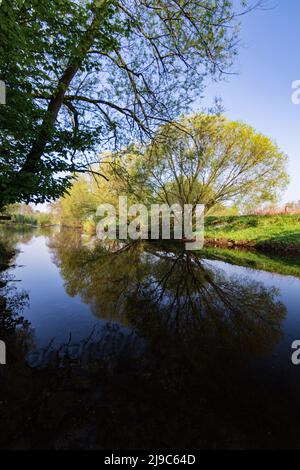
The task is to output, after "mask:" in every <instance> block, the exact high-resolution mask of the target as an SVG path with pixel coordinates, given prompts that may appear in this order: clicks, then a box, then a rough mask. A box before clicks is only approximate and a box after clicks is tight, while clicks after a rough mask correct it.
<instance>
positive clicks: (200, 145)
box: [128, 114, 289, 210]
mask: <svg viewBox="0 0 300 470" xmlns="http://www.w3.org/2000/svg"><path fill="white" fill-rule="evenodd" d="M287 159H288V158H287V156H286V155H285V154H284V153H283V152H281V151H280V149H279V148H278V146H277V145H276V143H275V142H273V141H272V140H271V139H269V138H268V137H266V136H264V135H263V134H261V133H258V132H256V131H255V130H254V129H253V128H252V127H251V126H249V125H247V124H244V123H242V122H233V121H229V120H228V119H227V118H225V117H224V116H222V115H218V116H216V115H206V114H194V115H192V116H189V117H186V118H182V119H181V120H179V121H178V122H177V123H173V124H166V125H164V126H162V127H161V128H160V129H159V131H158V132H157V133H156V135H155V137H154V138H153V140H152V142H151V144H150V145H148V146H147V147H146V149H145V150H144V151H143V152H142V153H141V152H139V153H138V152H137V154H136V168H135V172H133V174H135V176H134V177H132V179H131V186H130V187H128V192H130V193H131V194H133V193H134V192H135V191H136V192H137V193H136V194H138V192H139V191H140V189H139V188H140V187H142V188H143V191H144V194H146V197H145V199H147V200H148V201H149V202H158V203H167V204H170V205H171V204H173V203H177V202H178V203H180V204H181V205H183V204H193V205H196V204H205V206H206V210H209V209H211V208H212V207H214V206H216V205H217V204H224V203H225V204H226V203H227V204H228V203H230V204H236V205H239V206H245V207H247V206H248V205H250V206H252V207H253V205H256V204H259V203H261V202H265V201H276V200H277V199H278V197H279V195H280V194H281V192H282V191H283V190H284V189H285V188H286V186H287V184H288V181H289V178H288V174H287V171H286V167H287ZM134 182H136V185H135V184H134Z"/></svg>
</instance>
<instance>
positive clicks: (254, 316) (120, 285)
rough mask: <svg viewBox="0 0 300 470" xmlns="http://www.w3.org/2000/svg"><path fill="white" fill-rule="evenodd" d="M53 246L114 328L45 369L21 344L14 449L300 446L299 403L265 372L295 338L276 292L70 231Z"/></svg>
mask: <svg viewBox="0 0 300 470" xmlns="http://www.w3.org/2000/svg"><path fill="white" fill-rule="evenodd" d="M48 246H49V249H50V251H51V253H52V257H53V261H54V262H55V263H56V265H57V266H58V267H59V269H60V273H61V276H62V277H63V279H64V282H65V289H66V291H67V293H68V295H70V296H75V295H80V296H81V298H82V299H83V300H84V302H86V303H88V304H89V305H90V306H91V309H92V312H93V314H94V315H95V316H96V317H98V318H101V319H107V320H108V323H107V326H106V328H105V331H104V332H103V335H102V337H101V339H99V340H97V342H96V341H95V340H94V339H93V338H92V337H91V338H88V340H87V341H86V342H85V343H84V347H83V348H82V349H81V354H80V356H78V357H71V356H70V355H67V354H65V355H61V354H55V351H54V352H53V351H52V353H51V354H49V358H50V359H49V360H48V362H47V364H44V365H43V366H40V367H37V368H32V367H30V366H29V365H28V363H27V362H26V359H25V357H26V356H27V353H28V344H29V343H30V341H29V343H28V341H27V342H26V341H24V344H23V345H22V346H20V345H19V344H18V343H17V342H16V346H15V347H16V350H18V351H21V350H22V354H21V353H20V354H21V358H20V360H19V362H18V361H16V364H15V365H14V367H10V368H8V367H7V368H6V369H5V371H3V369H1V370H0V373H1V376H2V379H3V380H5V381H4V387H3V389H2V392H1V393H2V394H3V393H4V398H3V399H2V400H3V401H2V406H0V413H1V418H2V419H1V423H2V424H1V426H3V429H5V433H4V432H3V429H1V442H2V444H1V445H2V447H10V448H11V447H12V448H45V447H46V448H106V449H108V448H109V449H124V448H131V449H136V448H144V449H145V448H160V449H162V448H173V449H176V448H177V449H196V448H201V449H214V448H255V447H259V448H279V447H299V445H300V432H299V425H298V423H299V418H300V407H299V405H300V403H299V400H297V398H295V397H294V396H293V406H291V401H290V400H291V394H290V389H289V387H288V386H287V385H286V384H285V383H283V382H280V380H277V379H276V378H274V377H273V376H272V374H271V373H266V371H265V370H261V369H260V367H257V366H256V364H257V362H259V360H260V359H261V358H264V357H266V356H268V355H269V354H271V352H272V350H273V348H274V346H275V345H276V344H277V343H278V342H279V341H280V340H281V338H282V334H283V332H282V322H283V320H284V319H285V316H286V309H285V306H284V305H283V304H282V303H281V302H280V301H279V298H278V291H277V290H276V289H275V288H272V287H267V286H266V285H264V284H262V283H261V282H259V281H255V280H253V279H250V278H249V277H246V276H243V277H241V276H235V275H229V274H228V273H226V272H225V271H223V270H221V269H218V268H212V267H210V266H209V265H208V264H207V263H205V262H204V261H203V259H201V257H200V256H199V255H197V254H195V253H189V252H185V251H181V250H173V249H172V250H170V249H169V248H168V247H166V246H164V247H163V246H161V245H159V244H156V243H148V244H143V243H139V242H137V243H133V244H128V245H126V244H119V243H117V242H112V243H110V244H108V243H106V244H103V245H100V244H98V245H97V246H95V247H91V246H83V244H82V238H81V235H80V234H79V233H78V232H74V231H69V230H65V231H61V232H59V233H56V234H53V235H51V236H50V237H49V240H48ZM23 300H24V299H23ZM5 309H7V310H8V311H10V310H12V309H10V308H8V307H7V306H5ZM3 328H4V330H5V328H6V327H5V326H4V327H3ZM20 329H21V330H22V331H25V332H26V335H29V336H30V334H29V333H30V328H29V327H28V325H21V327H20ZM128 332H129V333H128ZM15 334H16V335H17V332H16V331H15ZM18 334H19V333H18ZM26 335H25V336H26ZM26 338H27V337H26ZM25 343H26V344H25ZM298 396H299V395H298ZM3 403H4V404H5V406H3ZM17 410H18V411H17Z"/></svg>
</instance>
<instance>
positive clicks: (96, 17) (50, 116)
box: [0, 0, 245, 208]
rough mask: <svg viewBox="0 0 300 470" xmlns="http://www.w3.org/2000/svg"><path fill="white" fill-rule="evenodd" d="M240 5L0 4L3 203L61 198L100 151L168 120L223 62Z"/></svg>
mask: <svg viewBox="0 0 300 470" xmlns="http://www.w3.org/2000/svg"><path fill="white" fill-rule="evenodd" d="M241 4H243V5H244V4H245V1H241ZM242 8H245V7H242ZM240 13H241V12H240V11H239V12H238V11H235V8H234V7H233V4H232V3H231V2H230V1H229V0H189V1H188V2H187V1H185V0H93V1H92V0H51V2H49V1H48V0H3V1H2V2H1V6H0V79H1V80H3V81H4V82H5V83H6V86H7V104H6V106H1V110H0V111H1V117H0V136H1V142H0V208H1V207H3V206H4V205H5V204H8V203H13V202H16V201H25V202H29V201H32V202H36V203H37V202H44V201H46V200H50V199H53V198H56V197H58V196H59V195H60V194H62V193H63V192H64V191H65V190H66V188H67V187H68V186H69V184H70V180H71V176H72V174H73V173H74V172H75V171H76V172H77V174H78V173H79V172H85V171H87V170H90V171H91V168H90V164H91V162H92V161H93V155H95V152H96V151H98V150H99V149H100V148H101V150H103V149H105V148H112V147H120V146H122V145H124V144H125V143H128V141H134V140H136V139H137V138H141V137H145V136H146V137H147V138H148V137H149V136H150V135H151V134H152V132H153V131H155V129H156V128H157V126H158V124H162V123H164V122H169V121H171V120H173V119H174V118H176V116H178V114H179V113H180V112H181V111H182V110H183V109H185V108H187V107H188V106H189V104H190V103H191V102H192V100H193V98H194V96H195V94H198V95H199V93H201V92H202V90H203V86H204V79H205V77H209V76H214V77H216V76H218V75H220V74H222V73H223V72H224V71H226V70H228V68H229V67H230V65H231V63H232V58H233V56H234V54H235V52H236V50H235V44H236V36H237V16H238V15H239V14H240Z"/></svg>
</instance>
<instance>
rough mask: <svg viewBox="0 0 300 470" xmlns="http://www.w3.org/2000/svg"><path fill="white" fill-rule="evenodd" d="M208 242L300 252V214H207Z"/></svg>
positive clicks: (218, 244) (283, 251) (284, 251)
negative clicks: (223, 215)
mask: <svg viewBox="0 0 300 470" xmlns="http://www.w3.org/2000/svg"><path fill="white" fill-rule="evenodd" d="M205 237H206V243H207V245H216V246H223V247H226V246H234V245H235V246H246V247H247V246H252V247H255V248H258V249H265V250H268V251H274V252H282V253H289V252H290V253H300V215H261V216H259V215H251V216H230V217H207V218H206V219H205Z"/></svg>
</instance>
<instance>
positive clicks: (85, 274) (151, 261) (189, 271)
mask: <svg viewBox="0 0 300 470" xmlns="http://www.w3.org/2000/svg"><path fill="white" fill-rule="evenodd" d="M73 236H74V237H76V235H73ZM65 237H67V240H68V241H67V240H65ZM73 242H75V246H76V248H74V244H73V245H72V244H70V238H69V236H68V233H67V234H66V233H64V232H62V233H59V234H57V235H56V236H55V237H54V238H52V240H51V242H50V246H51V250H52V252H53V254H54V257H55V262H56V263H57V264H58V265H59V267H60V270H61V273H62V275H63V277H64V280H65V283H66V284H65V286H66V290H67V292H68V293H69V295H73V296H74V295H78V294H79V295H80V296H81V297H82V299H83V300H84V301H85V302H86V303H88V304H90V305H91V307H92V311H93V313H94V314H95V315H96V316H97V317H99V318H102V319H103V318H106V319H108V320H113V321H117V322H120V323H121V324H123V325H126V326H130V327H132V328H135V329H136V330H137V331H138V333H139V334H140V335H142V336H143V337H145V338H147V339H151V340H154V339H155V341H158V342H161V343H162V344H164V345H166V343H168V342H169V341H174V342H175V343H178V344H177V348H178V349H182V348H183V347H187V348H189V349H191V346H192V345H194V344H195V346H196V348H197V350H198V353H199V354H206V355H208V356H209V357H212V356H214V355H216V354H218V352H220V351H221V352H222V360H224V359H225V357H226V356H228V355H232V357H233V358H234V361H235V362H236V361H241V360H242V359H246V358H253V357H254V356H255V355H265V354H268V353H270V352H271V350H272V348H273V346H274V344H275V343H276V342H278V341H279V340H280V339H281V336H282V331H281V325H282V320H283V319H284V317H285V313H286V311H285V307H284V305H283V304H282V303H281V302H280V301H279V300H278V291H277V290H276V289H275V288H268V287H266V286H264V285H263V284H262V283H260V282H256V281H254V280H251V279H249V278H247V277H237V276H229V275H228V274H226V273H225V272H223V271H222V270H220V269H212V268H209V267H208V266H207V265H206V263H205V262H204V261H203V260H202V259H201V258H200V257H199V256H198V255H197V254H195V253H191V252H186V251H181V250H178V249H177V252H176V251H174V249H173V250H172V251H170V250H169V249H168V248H166V247H161V246H160V245H158V244H155V243H153V244H151V243H149V244H146V245H145V244H143V243H140V242H136V243H132V244H128V245H125V246H122V245H121V246H120V247H119V249H116V244H114V245H113V246H112V247H111V248H112V252H110V250H108V245H107V244H104V245H100V244H98V245H97V247H96V248H94V249H89V248H87V247H85V246H82V244H81V241H80V239H79V238H77V239H76V240H74V239H73Z"/></svg>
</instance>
